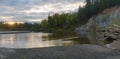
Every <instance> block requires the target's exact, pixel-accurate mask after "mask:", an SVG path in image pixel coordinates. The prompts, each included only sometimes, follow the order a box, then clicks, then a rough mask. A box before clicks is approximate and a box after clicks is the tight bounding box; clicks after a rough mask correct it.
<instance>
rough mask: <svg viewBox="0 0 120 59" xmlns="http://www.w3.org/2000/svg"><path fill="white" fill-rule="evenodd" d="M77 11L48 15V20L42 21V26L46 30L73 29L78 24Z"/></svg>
mask: <svg viewBox="0 0 120 59" xmlns="http://www.w3.org/2000/svg"><path fill="white" fill-rule="evenodd" d="M77 22H78V21H77V13H63V14H58V13H56V14H54V15H52V16H48V19H47V20H43V21H42V22H41V27H42V29H43V31H44V30H49V31H50V32H54V31H71V30H74V28H75V27H76V24H77Z"/></svg>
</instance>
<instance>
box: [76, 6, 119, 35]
mask: <svg viewBox="0 0 120 59" xmlns="http://www.w3.org/2000/svg"><path fill="white" fill-rule="evenodd" d="M114 26H116V27H119V26H120V6H116V7H113V8H109V9H106V10H104V11H103V12H102V13H100V14H98V15H96V16H94V17H92V18H91V19H90V20H89V21H88V22H87V24H85V25H83V26H82V27H78V28H76V32H77V33H81V32H84V31H102V30H104V29H106V28H109V27H114Z"/></svg>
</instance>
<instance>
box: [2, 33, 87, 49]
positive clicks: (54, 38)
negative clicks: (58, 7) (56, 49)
mask: <svg viewBox="0 0 120 59" xmlns="http://www.w3.org/2000/svg"><path fill="white" fill-rule="evenodd" d="M70 37H74V35H70V36H68V35H66V36H65V35H59V34H49V33H19V34H0V47H7V48H36V47H52V46H69V45H75V44H84V43H89V42H88V41H87V40H85V39H84V40H81V39H71V40H63V39H62V38H70Z"/></svg>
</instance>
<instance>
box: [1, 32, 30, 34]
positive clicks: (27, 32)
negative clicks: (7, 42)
mask: <svg viewBox="0 0 120 59" xmlns="http://www.w3.org/2000/svg"><path fill="white" fill-rule="evenodd" d="M29 32H30V31H0V34H14V33H29Z"/></svg>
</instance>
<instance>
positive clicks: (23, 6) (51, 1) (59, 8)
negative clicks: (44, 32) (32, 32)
mask: <svg viewBox="0 0 120 59" xmlns="http://www.w3.org/2000/svg"><path fill="white" fill-rule="evenodd" d="M84 1H85V0H0V7H1V8H0V12H1V13H0V21H16V22H18V21H19V22H32V21H33V22H38V21H41V20H42V19H44V18H46V17H47V16H48V15H49V14H50V13H52V14H54V13H62V12H74V11H76V10H77V9H78V7H79V6H80V5H81V6H84V5H85V4H84Z"/></svg>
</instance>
